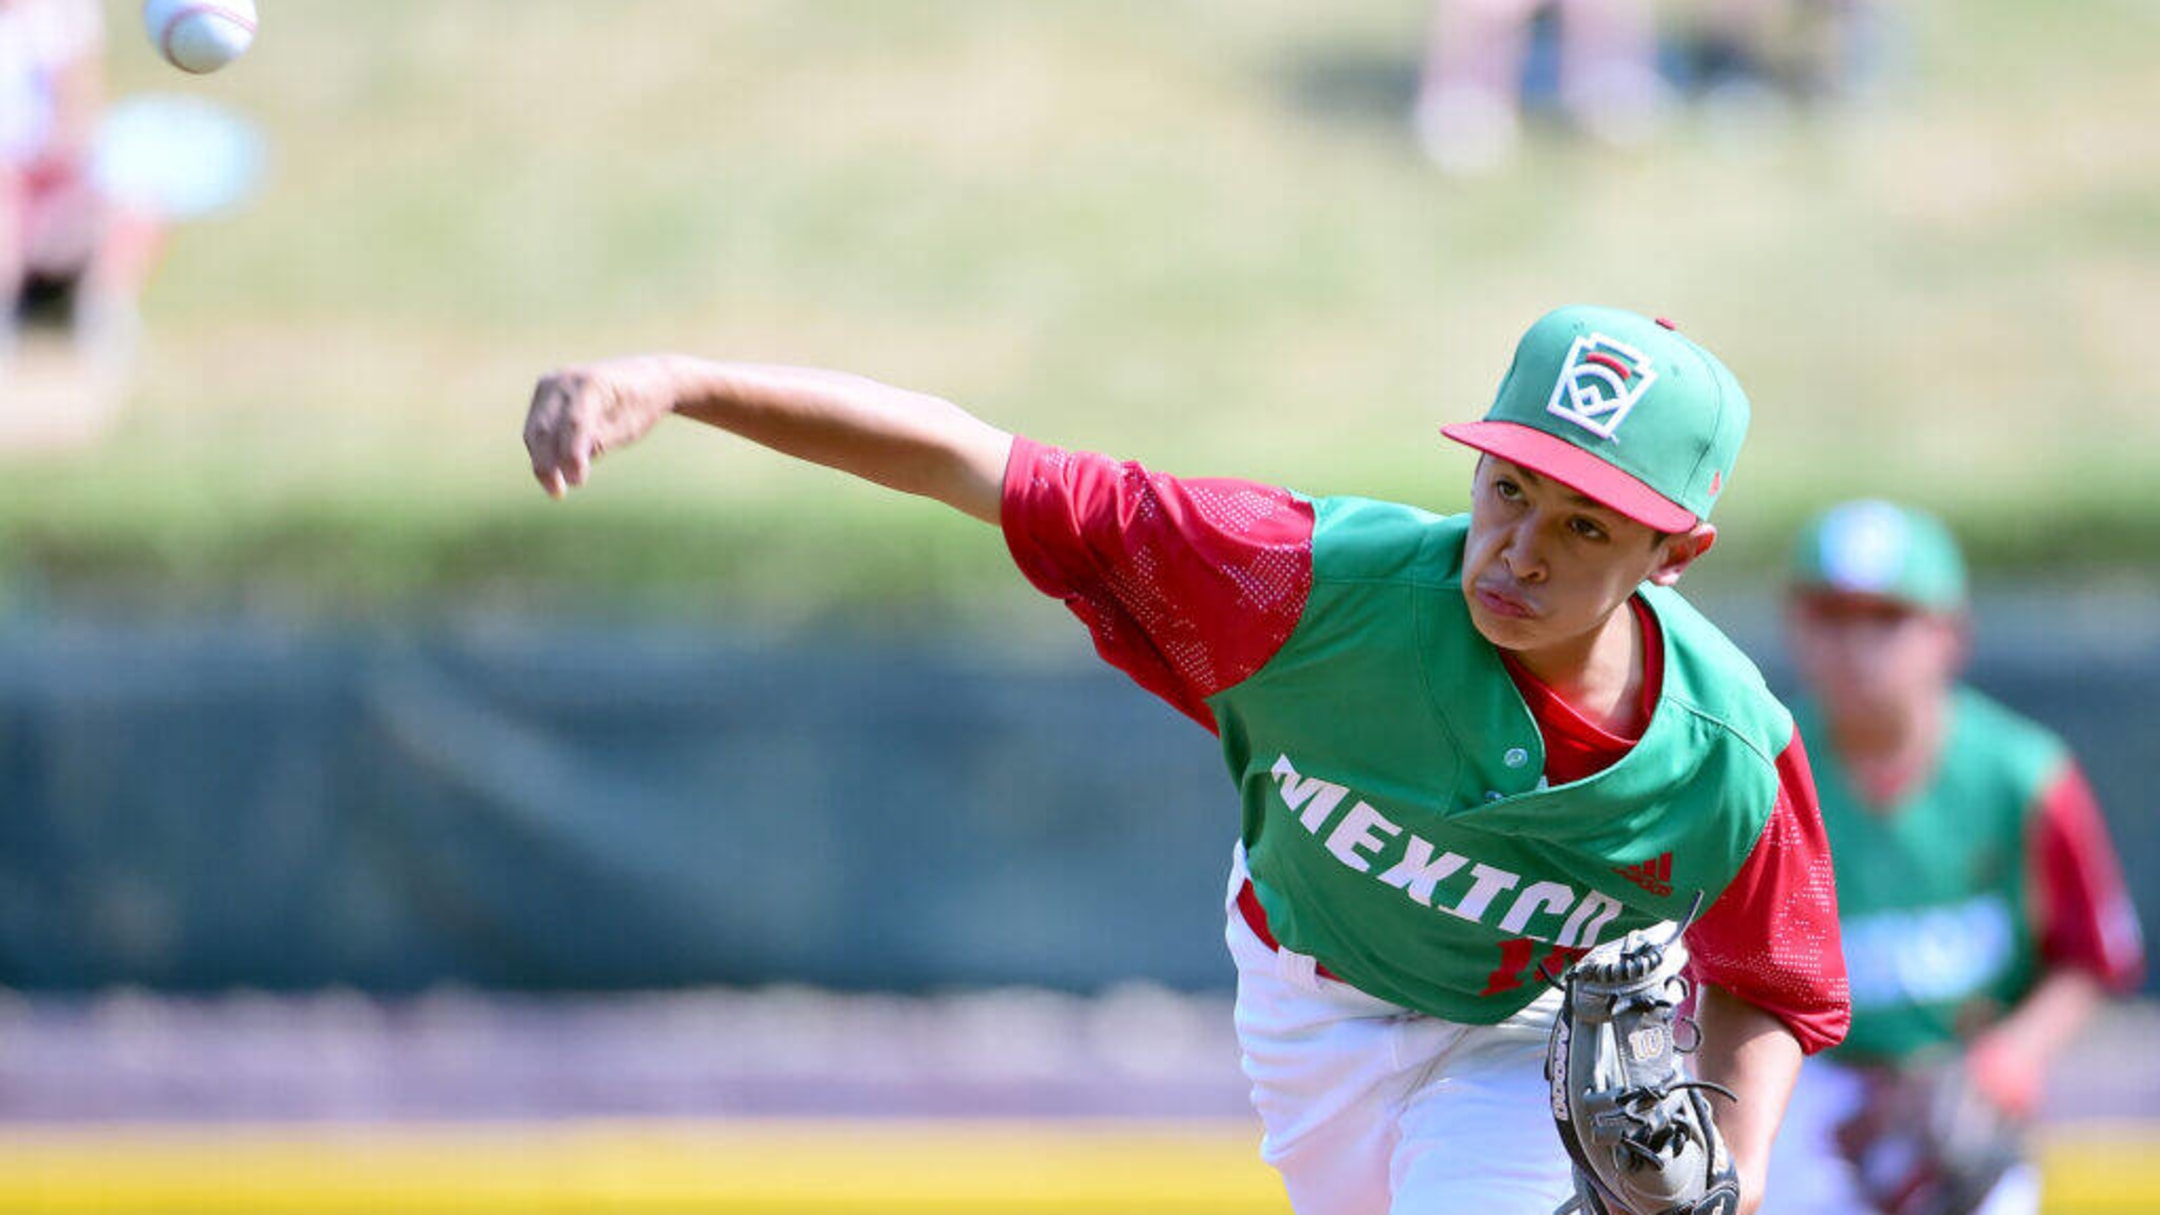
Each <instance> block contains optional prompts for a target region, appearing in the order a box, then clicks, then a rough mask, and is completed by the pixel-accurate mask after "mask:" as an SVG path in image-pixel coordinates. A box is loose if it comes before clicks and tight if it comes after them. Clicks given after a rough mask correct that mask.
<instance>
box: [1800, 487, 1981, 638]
mask: <svg viewBox="0 0 2160 1215" xmlns="http://www.w3.org/2000/svg"><path fill="white" fill-rule="evenodd" d="M1791 579H1792V585H1793V588H1794V589H1795V590H1815V591H1837V592H1840V593H1843V594H1849V595H1869V596H1873V597H1875V598H1878V599H1887V600H1890V601H1892V602H1894V603H1901V604H1904V605H1906V606H1907V607H1914V608H1919V609H1920V610H1922V611H1927V612H1956V611H1960V610H1962V609H1963V608H1964V607H1965V558H1964V556H1963V555H1962V554H1960V553H1959V552H1958V545H1957V540H1956V539H1955V538H1954V537H1952V536H1951V534H1950V529H1949V528H1947V527H1945V526H1943V523H1942V520H1940V519H1937V518H1936V517H1935V516H1933V515H1930V514H1928V513H1927V512H1925V511H1919V510H1914V509H1913V508H1912V507H1909V506H1899V505H1897V504H1896V503H1892V502H1882V501H1877V500H1874V499H1863V500H1861V501H1857V502H1846V503H1842V504H1840V505H1838V506H1833V507H1831V508H1830V509H1829V510H1827V511H1825V512H1823V513H1822V514H1821V515H1819V516H1817V517H1816V518H1815V520H1814V521H1813V522H1811V523H1809V524H1808V525H1807V528H1806V529H1805V530H1803V531H1802V532H1801V533H1800V542H1799V544H1798V545H1797V546H1795V547H1794V549H1793V560H1792V573H1791Z"/></svg>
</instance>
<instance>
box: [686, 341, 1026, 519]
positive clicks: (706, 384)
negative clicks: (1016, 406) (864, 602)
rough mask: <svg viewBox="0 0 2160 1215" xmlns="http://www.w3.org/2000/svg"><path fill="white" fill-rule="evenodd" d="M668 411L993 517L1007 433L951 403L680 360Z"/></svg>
mask: <svg viewBox="0 0 2160 1215" xmlns="http://www.w3.org/2000/svg"><path fill="white" fill-rule="evenodd" d="M677 374H678V375H679V377H680V379H679V381H678V383H679V388H678V391H677V394H676V398H675V404H674V412H676V413H678V414H681V415H682V416H684V417H688V418H693V419H695V420H697V421H700V422H704V423H706V424H708V425H711V426H717V427H719V428H721V429H722V430H726V431H729V432H730V433H733V434H736V435H739V436H741V437H743V438H745V439H748V440H750V441H751V442H753V443H757V444H760V445H762V446H765V447H770V448H772V449H773V450H774V451H778V452H783V453H785V454H787V455H791V456H794V457H796V458H798V459H803V460H808V461H811V462H812V463H816V464H822V465H825V466H826V467H828V468H836V469H839V470H840V471H842V472H847V473H852V474H854V475H856V476H858V477H862V478H864V479H865V480H869V481H874V482H876V483H878V484H880V485H884V486H887V487H890V488H892V489H897V490H902V491H904V492H907V493H913V494H921V495H923V496H925V497H930V498H936V499H938V500H939V501H941V502H945V503H947V504H948V505H951V506H953V507H955V508H957V509H959V510H962V511H965V512H966V513H968V514H970V515H973V516H975V517H976V518H978V519H981V520H983V521H984V522H987V523H996V522H997V521H998V504H999V499H1000V496H1001V490H1002V486H1003V480H1004V473H1005V461H1006V457H1007V455H1008V454H1009V453H1010V451H1011V448H1012V436H1011V435H1009V434H1007V433H1006V432H1004V431H1002V430H999V429H997V428H996V427H994V426H991V425H989V424H988V423H986V422H984V421H982V420H981V419H980V418H977V417H975V416H974V415H972V414H970V413H968V412H967V411H965V410H963V409H961V408H960V407H959V406H957V405H954V404H953V403H952V402H950V401H946V400H944V399H942V398H939V397H934V396H930V395H927V394H924V393H919V392H910V391H908V390H906V389H901V388H894V387H892V386H891V385H888V384H881V383H879V382H877V381H875V380H870V379H865V378H863V377H861V376H856V375H849V374H846V373H844V372H837V371H825V370H820V369H817V368H808V367H779V366H770V365H765V364H753V363H708V362H702V361H699V360H684V361H683V362H682V363H681V364H680V366H679V367H678V369H677Z"/></svg>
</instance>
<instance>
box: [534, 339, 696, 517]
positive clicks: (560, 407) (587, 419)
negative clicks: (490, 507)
mask: <svg viewBox="0 0 2160 1215" xmlns="http://www.w3.org/2000/svg"><path fill="white" fill-rule="evenodd" d="M670 362H671V360H670V359H669V358H667V357H666V356H663V355H633V356H629V357H626V358H616V359H608V360H605V361H603V362H598V363H586V364H583V365H581V366H577V367H567V368H564V369H563V370H561V371H557V372H553V373H551V374H549V375H546V376H543V377H542V378H541V380H540V383H539V385H538V386H536V387H535V388H534V389H533V398H532V407H531V409H530V410H528V411H527V412H526V415H525V450H526V451H527V452H528V453H529V454H530V455H531V456H532V468H533V476H534V477H535V478H536V479H537V480H538V481H539V482H540V488H542V489H544V490H546V491H547V492H548V496H549V497H553V498H560V497H562V496H564V495H565V494H567V493H569V492H570V490H571V489H572V488H573V487H575V486H579V485H583V484H584V483H585V478H586V477H587V476H588V475H590V474H591V472H592V464H593V461H594V460H597V459H599V458H600V453H602V452H605V451H612V450H614V449H615V448H618V447H623V446H626V445H628V444H630V443H634V442H636V441H637V440H638V439H639V438H641V437H642V436H643V435H644V434H645V432H646V431H648V430H651V429H652V427H653V423H655V422H658V421H659V420H660V419H661V418H662V417H664V416H665V415H666V414H667V413H668V412H669V411H670V410H671V409H673V408H674V406H675V398H676V377H675V375H674V374H673V371H672V369H671V366H670Z"/></svg>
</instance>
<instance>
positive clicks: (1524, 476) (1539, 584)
mask: <svg viewBox="0 0 2160 1215" xmlns="http://www.w3.org/2000/svg"><path fill="white" fill-rule="evenodd" d="M1716 534H1717V533H1716V531H1715V530H1714V529H1712V528H1711V527H1710V526H1709V525H1708V524H1703V525H1700V526H1698V527H1697V528H1696V529H1695V530H1694V531H1692V532H1686V533H1683V534H1680V535H1674V536H1660V535H1659V534H1658V533H1656V532H1654V531H1652V530H1651V529H1650V528H1648V527H1646V526H1644V525H1643V524H1641V523H1637V522H1636V521H1635V520H1633V519H1630V518H1628V517H1627V516H1625V515H1623V514H1621V513H1619V512H1618V511H1615V510H1613V509H1611V508H1610V507H1607V506H1604V505H1602V504H1600V503H1599V502H1597V501H1596V500H1595V499H1592V498H1589V497H1587V496H1585V495H1583V494H1580V493H1577V492H1576V491H1575V490H1573V489H1570V488H1569V487H1567V486H1566V485H1563V484H1561V483H1560V482H1558V481H1554V480H1551V479H1549V478H1546V477H1541V476H1539V475H1538V474H1536V473H1534V472H1531V471H1530V470H1529V469H1526V468H1523V467H1521V466H1520V465H1516V464H1511V463H1509V462H1508V461H1506V460H1502V459H1500V458H1498V457H1496V456H1486V457H1485V458H1484V459H1482V460H1480V461H1479V462H1478V469H1477V477H1476V479H1475V481H1474V482H1473V483H1472V490H1471V503H1470V538H1469V542H1468V544H1467V545H1466V546H1465V548H1464V551H1463V580H1462V581H1463V598H1464V599H1465V600H1466V601H1467V602H1468V604H1469V607H1470V619H1471V621H1472V622H1473V623H1474V624H1476V625H1477V630H1478V632H1479V633H1481V634H1483V635H1484V637H1485V639H1486V640H1487V641H1490V642H1492V643H1493V644H1494V645H1496V646H1499V647H1500V648H1501V649H1504V650H1512V651H1515V652H1517V653H1519V654H1523V655H1526V656H1530V657H1533V658H1535V657H1538V656H1550V657H1553V658H1556V659H1559V660H1560V663H1561V665H1563V666H1564V665H1565V664H1566V662H1567V661H1568V657H1569V655H1570V654H1571V653H1573V652H1576V651H1580V653H1582V654H1583V655H1585V656H1587V653H1588V648H1589V646H1590V645H1591V644H1592V643H1593V642H1594V641H1595V639H1596V637H1597V635H1598V633H1599V632H1600V630H1602V629H1603V628H1604V626H1605V624H1606V622H1607V621H1608V620H1610V619H1611V618H1612V615H1613V612H1614V610H1615V609H1617V608H1619V607H1620V605H1621V604H1623V603H1625V602H1627V598H1628V596H1630V595H1632V594H1634V593H1635V588H1637V587H1639V586H1641V585H1642V584H1643V583H1644V582H1657V583H1660V584H1662V585H1671V584H1672V583H1673V582H1674V581H1677V580H1678V579H1679V577H1680V573H1681V571H1682V570H1684V569H1686V568H1687V566H1688V564H1689V563H1690V562H1692V561H1693V560H1694V559H1695V558H1696V557H1698V556H1700V555H1702V554H1703V553H1704V552H1707V551H1708V550H1709V548H1710V545H1711V542H1712V541H1713V540H1714V539H1715V537H1716Z"/></svg>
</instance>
